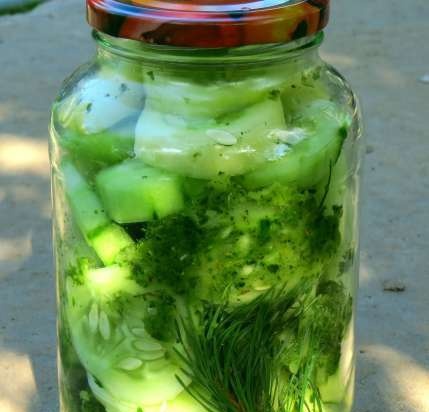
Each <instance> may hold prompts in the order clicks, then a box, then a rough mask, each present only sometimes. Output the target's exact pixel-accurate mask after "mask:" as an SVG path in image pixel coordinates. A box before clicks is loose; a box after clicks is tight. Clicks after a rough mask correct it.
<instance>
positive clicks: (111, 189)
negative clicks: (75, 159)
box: [96, 159, 184, 223]
mask: <svg viewBox="0 0 429 412" xmlns="http://www.w3.org/2000/svg"><path fill="white" fill-rule="evenodd" d="M96 186H97V190H98V192H99V194H100V196H101V199H102V201H103V204H104V205H105V207H106V209H107V212H108V214H109V216H111V218H112V219H113V220H115V221H116V222H119V223H134V222H143V221H148V220H152V219H153V218H154V217H155V216H156V217H159V218H162V217H165V216H167V215H170V214H173V213H176V212H179V211H180V210H181V209H182V208H183V205H184V203H183V195H182V190H181V180H180V179H179V178H178V177H177V176H174V175H171V174H169V173H166V172H162V171H159V170H157V169H154V168H152V167H148V166H146V165H145V164H144V163H142V162H141V161H140V160H136V159H133V160H127V161H125V162H123V163H121V164H119V165H117V166H113V167H111V168H109V169H105V170H103V171H101V172H100V173H99V174H98V175H97V177H96Z"/></svg>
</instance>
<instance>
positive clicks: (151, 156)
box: [134, 97, 286, 179]
mask: <svg viewBox="0 0 429 412" xmlns="http://www.w3.org/2000/svg"><path fill="white" fill-rule="evenodd" d="M285 129H286V123H285V119H284V114H283V107H282V104H281V101H280V98H279V97H274V98H272V99H266V100H264V101H263V102H261V103H257V104H255V105H253V106H250V107H248V108H246V109H244V110H242V111H239V112H234V113H230V114H229V115H228V116H224V117H222V118H219V119H214V118H212V119H208V120H205V121H204V122H200V121H198V120H197V121H193V122H192V121H188V120H186V119H185V118H183V117H179V116H173V115H170V114H168V115H167V114H164V113H162V112H159V111H157V110H155V108H154V107H152V106H150V105H147V106H146V107H145V109H144V111H143V113H142V115H141V117H140V119H139V121H138V123H137V127H136V142H135V147H134V151H135V153H136V156H137V157H138V158H140V159H142V160H143V161H144V162H146V163H147V164H149V165H152V166H154V167H160V168H162V169H165V170H168V171H171V172H174V173H178V174H181V175H185V176H189V177H193V178H200V179H211V178H214V177H217V176H218V175H220V174H224V175H229V176H234V175H239V174H243V173H246V172H249V171H251V170H254V169H255V168H257V166H258V165H261V164H263V163H264V162H265V161H266V157H269V156H272V155H273V154H275V153H276V151H277V150H278V146H279V145H278V141H277V138H276V133H277V132H278V131H279V130H280V131H281V130H285Z"/></svg>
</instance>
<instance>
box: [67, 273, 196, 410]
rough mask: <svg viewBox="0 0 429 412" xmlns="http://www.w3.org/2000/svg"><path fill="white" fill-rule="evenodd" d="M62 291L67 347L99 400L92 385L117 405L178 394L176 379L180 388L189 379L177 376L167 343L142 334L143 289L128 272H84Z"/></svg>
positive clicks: (159, 400) (180, 389)
mask: <svg viewBox="0 0 429 412" xmlns="http://www.w3.org/2000/svg"><path fill="white" fill-rule="evenodd" d="M66 290H67V303H66V314H67V319H68V322H69V324H70V325H71V327H70V331H71V337H72V342H73V346H74V348H75V350H76V353H77V355H78V357H79V360H80V362H81V363H82V365H83V367H84V368H85V369H86V371H87V373H88V374H89V376H90V383H91V377H93V378H94V379H93V384H92V385H91V388H92V390H93V391H94V394H95V395H96V396H97V397H98V398H99V399H100V398H101V397H100V395H99V394H98V393H97V387H98V385H101V386H102V388H103V390H104V391H106V393H108V394H113V395H114V399H115V403H117V404H118V405H119V404H120V403H121V402H123V403H124V404H125V405H127V404H134V405H139V406H140V405H141V406H143V405H153V404H160V403H162V402H164V401H168V400H170V399H174V398H175V397H176V396H178V395H179V394H180V393H181V392H183V390H184V389H183V387H182V385H181V384H180V383H179V382H178V380H177V378H176V375H179V376H181V378H182V379H184V382H186V384H188V383H189V379H188V378H187V377H186V376H182V373H181V371H180V366H179V362H178V360H176V355H175V352H174V350H173V349H172V347H171V344H170V343H165V342H160V341H158V340H156V339H154V338H153V337H152V336H150V335H149V334H148V333H147V332H146V329H145V325H144V321H143V320H142V313H144V312H145V310H146V309H147V302H146V300H145V296H144V289H143V288H142V287H141V286H139V285H138V284H137V283H136V282H135V281H134V280H133V279H132V277H131V275H130V271H129V270H128V269H126V268H121V267H118V266H110V267H107V268H101V269H84V272H83V276H81V277H80V278H79V281H78V282H76V281H74V280H72V278H70V277H68V278H67V284H66ZM95 380H96V381H95ZM95 382H98V383H99V384H96V383H95ZM111 396H112V395H111ZM100 401H102V402H103V399H100ZM103 403H104V402H103ZM136 410H137V408H136Z"/></svg>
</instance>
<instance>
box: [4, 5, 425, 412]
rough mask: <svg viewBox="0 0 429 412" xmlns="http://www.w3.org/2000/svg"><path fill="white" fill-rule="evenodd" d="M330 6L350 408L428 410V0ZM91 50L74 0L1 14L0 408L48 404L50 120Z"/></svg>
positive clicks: (13, 411) (51, 363)
mask: <svg viewBox="0 0 429 412" xmlns="http://www.w3.org/2000/svg"><path fill="white" fill-rule="evenodd" d="M6 1H9V0H0V5H1V3H2V2H6ZM332 8H333V12H332V19H331V24H330V26H329V29H328V30H327V37H326V41H325V44H324V46H323V48H322V52H323V55H324V57H325V58H326V60H328V61H329V62H330V63H332V64H333V65H334V66H336V67H337V68H338V69H339V70H340V71H341V72H342V73H343V74H344V75H345V76H346V77H347V78H348V80H349V81H350V82H351V84H352V86H353V87H354V89H355V90H356V91H357V92H358V94H359V95H360V97H361V101H362V106H363V111H364V116H365V122H366V139H367V144H366V156H365V157H366V158H365V162H364V180H363V192H362V194H363V203H362V218H363V219H362V260H361V261H362V264H361V277H360V282H361V290H360V300H359V311H358V351H357V356H358V359H357V360H358V371H357V380H356V390H357V398H356V405H355V412H429V264H428V257H429V24H428V21H429V2H428V0H407V1H404V0H359V1H354V0H342V1H338V2H335V1H334V2H333V4H332ZM93 51H94V45H93V43H92V41H91V38H90V29H89V27H88V26H87V25H86V23H85V10H84V0H51V1H48V2H46V3H44V4H42V5H40V6H39V7H37V8H36V9H34V10H33V11H31V12H28V13H25V14H16V15H13V16H1V17H0V67H1V71H0V411H1V412H57V411H58V405H57V389H56V365H55V304H54V303H55V286H54V278H53V274H52V257H51V240H50V189H49V169H48V157H47V133H48V132H47V129H48V123H49V110H50V104H51V102H52V100H53V99H54V97H55V94H56V92H57V91H58V89H59V87H60V84H61V82H62V80H63V79H64V78H65V77H66V76H68V75H69V74H70V73H71V72H72V71H73V70H74V69H75V68H76V67H77V66H78V65H79V64H81V63H83V62H84V61H85V60H86V59H88V58H89V57H90V56H91V54H92V53H93Z"/></svg>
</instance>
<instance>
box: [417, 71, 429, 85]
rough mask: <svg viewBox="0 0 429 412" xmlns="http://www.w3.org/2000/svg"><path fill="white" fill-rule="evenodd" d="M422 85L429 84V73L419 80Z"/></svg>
mask: <svg viewBox="0 0 429 412" xmlns="http://www.w3.org/2000/svg"><path fill="white" fill-rule="evenodd" d="M419 80H420V81H421V82H422V83H429V73H426V74H424V75H423V76H422V77H420V79H419Z"/></svg>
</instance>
